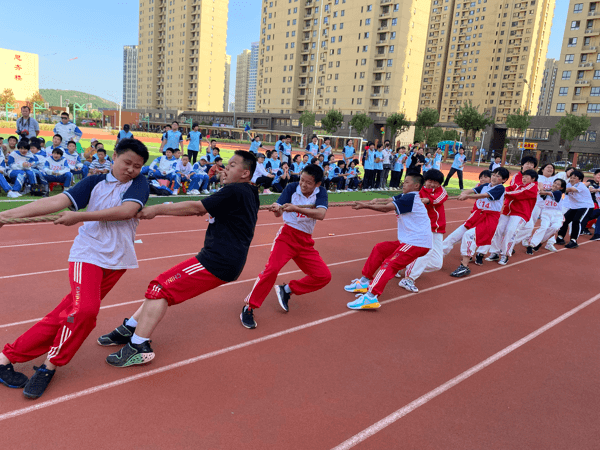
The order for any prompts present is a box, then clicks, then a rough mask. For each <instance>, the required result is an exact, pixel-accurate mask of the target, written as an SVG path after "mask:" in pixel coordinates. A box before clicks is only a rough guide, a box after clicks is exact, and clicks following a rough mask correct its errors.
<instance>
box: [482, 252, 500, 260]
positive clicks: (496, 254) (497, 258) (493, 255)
mask: <svg viewBox="0 0 600 450" xmlns="http://www.w3.org/2000/svg"><path fill="white" fill-rule="evenodd" d="M499 259H500V255H499V254H498V253H492V254H491V255H490V256H488V257H487V258H485V260H486V261H498V260H499Z"/></svg>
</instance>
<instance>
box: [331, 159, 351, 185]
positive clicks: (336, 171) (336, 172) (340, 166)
mask: <svg viewBox="0 0 600 450" xmlns="http://www.w3.org/2000/svg"><path fill="white" fill-rule="evenodd" d="M330 167H333V170H332V169H329V178H330V179H331V182H332V183H334V184H335V185H336V187H337V190H338V192H341V191H343V190H344V189H345V188H346V177H347V176H348V175H347V173H346V162H345V161H338V163H337V166H334V165H330Z"/></svg>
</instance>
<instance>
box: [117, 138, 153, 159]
mask: <svg viewBox="0 0 600 450" xmlns="http://www.w3.org/2000/svg"><path fill="white" fill-rule="evenodd" d="M128 151H132V152H133V153H135V154H136V155H139V156H141V157H142V159H143V160H144V164H146V163H147V162H148V158H150V154H149V153H148V148H147V147H146V146H145V145H144V144H143V142H142V141H140V140H138V139H133V138H132V139H121V140H120V141H119V144H118V145H117V146H116V147H115V153H116V154H117V155H122V154H123V153H127V152H128Z"/></svg>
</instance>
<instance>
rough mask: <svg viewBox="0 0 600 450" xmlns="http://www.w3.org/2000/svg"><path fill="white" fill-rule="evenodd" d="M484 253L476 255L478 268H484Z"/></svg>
mask: <svg viewBox="0 0 600 450" xmlns="http://www.w3.org/2000/svg"><path fill="white" fill-rule="evenodd" d="M483 256H484V255H483V253H477V254H476V255H475V265H476V266H483Z"/></svg>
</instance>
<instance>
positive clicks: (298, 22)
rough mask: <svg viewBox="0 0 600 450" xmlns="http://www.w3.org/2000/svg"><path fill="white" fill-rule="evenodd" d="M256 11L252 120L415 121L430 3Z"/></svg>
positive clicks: (346, 2) (279, 2) (332, 0)
mask: <svg viewBox="0 0 600 450" xmlns="http://www.w3.org/2000/svg"><path fill="white" fill-rule="evenodd" d="M261 4H262V16H261V29H260V45H259V61H258V82H257V96H256V112H258V113H277V114H297V113H300V112H302V111H304V110H310V111H314V112H315V113H325V112H326V111H327V110H329V109H332V108H335V109H337V110H339V111H341V112H342V113H343V114H345V115H352V114H357V113H367V114H371V115H374V116H386V115H388V114H391V113H394V112H400V111H401V112H404V113H405V114H406V115H407V116H408V117H409V118H410V119H414V118H416V113H417V108H418V104H419V89H418V88H417V86H419V85H420V81H421V74H422V67H423V58H424V50H425V39H426V36H427V22H428V19H429V10H430V8H429V4H430V2H426V1H423V0H406V1H402V2H400V1H399V0H367V1H361V2H358V1H354V0H317V1H316V0H290V1H287V2H286V1H283V0H273V1H271V0H265V1H263V2H262V3H261ZM236 104H237V99H236Z"/></svg>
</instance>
